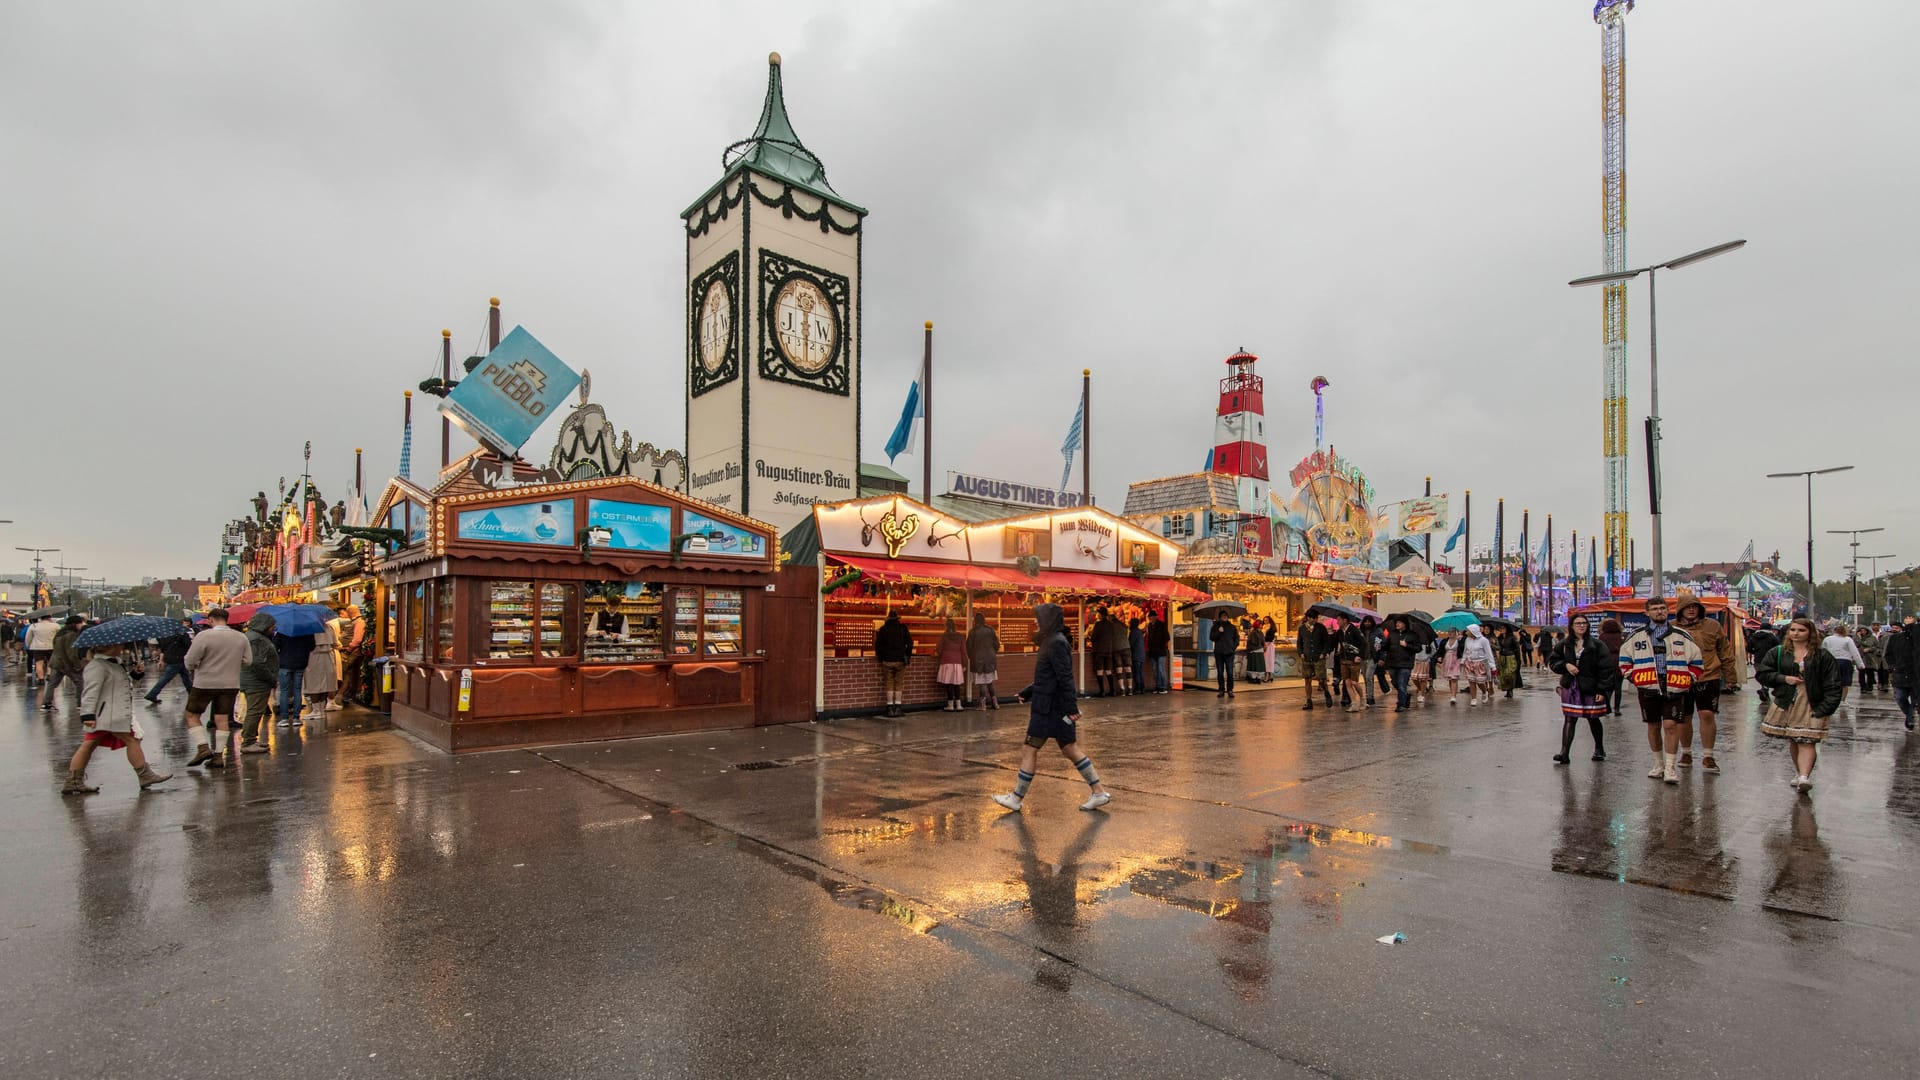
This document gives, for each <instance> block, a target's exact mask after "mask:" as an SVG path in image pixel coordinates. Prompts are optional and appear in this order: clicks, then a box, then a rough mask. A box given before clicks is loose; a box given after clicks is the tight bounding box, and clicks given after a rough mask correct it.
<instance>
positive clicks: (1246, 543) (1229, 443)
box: [1211, 349, 1273, 556]
mask: <svg viewBox="0 0 1920 1080" xmlns="http://www.w3.org/2000/svg"><path fill="white" fill-rule="evenodd" d="M1259 359H1260V358H1259V357H1257V356H1255V355H1253V354H1252V353H1250V352H1248V351H1247V350H1245V349H1241V350H1240V351H1238V352H1236V353H1234V354H1233V355H1232V356H1229V357H1227V368H1228V372H1229V373H1228V375H1227V377H1226V378H1224V379H1221V380H1220V406H1219V408H1218V410H1216V412H1215V415H1214V423H1213V464H1212V466H1211V471H1213V472H1216V473H1224V474H1227V475H1229V476H1233V477H1237V478H1238V479H1237V482H1236V484H1235V486H1236V488H1237V489H1238V493H1239V508H1238V509H1239V513H1238V514H1237V515H1236V518H1235V520H1234V521H1233V522H1232V525H1231V530H1230V531H1231V534H1232V535H1234V536H1237V537H1238V538H1239V541H1240V547H1241V550H1242V551H1244V552H1245V553H1246V554H1249V555H1260V556H1267V555H1271V554H1273V520H1272V513H1271V511H1270V509H1269V506H1268V502H1267V480H1268V478H1267V419H1266V408H1265V406H1264V405H1263V403H1262V400H1261V399H1262V395H1263V391H1264V387H1265V383H1264V380H1262V379H1261V378H1260V376H1258V375H1255V374H1254V373H1253V365H1254V364H1255V363H1256V362H1258V361H1259ZM1224 524H1225V523H1216V526H1215V527H1216V529H1219V528H1221V527H1222V526H1223V525H1224Z"/></svg>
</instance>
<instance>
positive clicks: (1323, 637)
mask: <svg viewBox="0 0 1920 1080" xmlns="http://www.w3.org/2000/svg"><path fill="white" fill-rule="evenodd" d="M1298 646H1299V649H1300V661H1301V662H1302V663H1307V664H1310V663H1312V662H1314V661H1315V660H1323V659H1325V658H1326V655H1327V653H1329V652H1331V651H1333V636H1332V635H1331V634H1329V633H1328V632H1327V628H1326V626H1325V624H1323V623H1321V621H1320V620H1319V619H1312V618H1310V619H1307V620H1306V621H1305V622H1303V623H1301V624H1300V638H1299V641H1298Z"/></svg>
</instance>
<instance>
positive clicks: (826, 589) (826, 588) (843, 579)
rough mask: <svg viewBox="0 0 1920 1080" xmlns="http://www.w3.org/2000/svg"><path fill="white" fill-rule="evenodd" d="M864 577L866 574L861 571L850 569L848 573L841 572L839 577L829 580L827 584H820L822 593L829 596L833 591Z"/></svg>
mask: <svg viewBox="0 0 1920 1080" xmlns="http://www.w3.org/2000/svg"><path fill="white" fill-rule="evenodd" d="M863 577H866V575H865V574H863V573H861V572H860V571H858V570H849V571H847V572H846V573H844V574H841V575H840V576H839V577H837V578H834V579H833V580H832V581H829V582H827V583H826V584H825V585H822V586H820V595H821V596H827V595H829V594H831V593H834V592H838V591H839V590H841V589H844V588H846V587H847V586H849V585H852V584H854V583H856V582H858V581H859V580H860V579H861V578H863Z"/></svg>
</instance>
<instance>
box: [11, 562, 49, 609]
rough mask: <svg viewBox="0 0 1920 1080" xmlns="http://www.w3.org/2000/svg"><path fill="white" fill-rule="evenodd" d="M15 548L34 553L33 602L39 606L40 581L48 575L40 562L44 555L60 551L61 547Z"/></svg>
mask: <svg viewBox="0 0 1920 1080" xmlns="http://www.w3.org/2000/svg"><path fill="white" fill-rule="evenodd" d="M13 550H15V551H30V552H32V553H33V602H34V605H35V606H36V607H37V606H39V604H40V583H41V582H42V581H45V580H46V575H45V574H43V573H41V572H40V563H41V562H42V560H41V558H40V557H41V556H42V555H52V554H54V553H56V552H58V551H59V550H60V549H59V548H35V547H16V548H14V549H13Z"/></svg>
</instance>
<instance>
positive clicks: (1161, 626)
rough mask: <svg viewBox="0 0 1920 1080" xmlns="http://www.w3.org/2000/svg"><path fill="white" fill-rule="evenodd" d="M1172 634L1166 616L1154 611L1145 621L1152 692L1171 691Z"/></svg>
mask: <svg viewBox="0 0 1920 1080" xmlns="http://www.w3.org/2000/svg"><path fill="white" fill-rule="evenodd" d="M1172 654H1173V634H1172V632H1171V631H1169V630H1168V629H1167V617H1166V615H1165V614H1163V613H1161V612H1158V611H1156V612H1154V613H1153V619H1152V620H1151V621H1150V622H1148V623H1147V661H1148V662H1149V663H1150V664H1152V665H1153V692H1154V693H1156V694H1170V693H1172V692H1173V671H1172V668H1173V663H1172V658H1173V656H1172Z"/></svg>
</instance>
